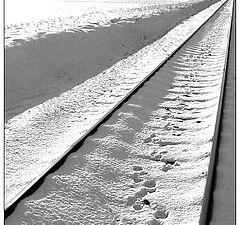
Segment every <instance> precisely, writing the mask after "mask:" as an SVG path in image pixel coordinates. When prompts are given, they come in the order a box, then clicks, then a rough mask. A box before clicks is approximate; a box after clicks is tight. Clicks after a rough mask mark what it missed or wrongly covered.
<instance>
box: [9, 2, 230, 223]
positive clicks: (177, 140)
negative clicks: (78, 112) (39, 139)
mask: <svg viewBox="0 0 240 225" xmlns="http://www.w3.org/2000/svg"><path fill="white" fill-rule="evenodd" d="M230 18H231V2H229V3H228V4H227V5H226V7H224V10H223V11H221V12H219V13H217V14H216V15H215V16H214V18H212V19H211V21H210V22H208V23H207V24H206V25H205V26H204V27H203V28H202V29H201V30H200V31H198V33H197V34H195V35H194V37H193V38H191V40H190V41H188V42H187V44H185V45H184V46H183V47H182V48H181V49H180V50H179V51H178V52H177V53H176V54H175V55H174V56H173V57H172V58H171V59H170V60H169V61H167V63H166V64H165V65H164V66H163V67H162V68H161V69H160V70H159V71H158V72H156V73H155V74H154V76H153V77H152V78H151V79H150V80H149V81H148V82H147V83H146V84H145V85H144V86H143V87H142V88H141V89H140V90H139V91H138V92H137V93H136V94H135V95H134V96H132V97H131V99H129V100H128V102H127V103H125V104H124V105H123V106H122V107H121V108H120V109H119V111H116V112H115V113H114V114H113V115H112V117H111V118H110V119H109V120H108V121H107V122H106V123H105V124H104V125H102V126H100V128H99V129H98V131H97V132H96V133H95V134H94V135H93V136H91V137H89V138H87V139H86V141H85V142H84V144H83V145H82V146H81V148H80V149H79V150H78V151H77V152H76V153H74V154H72V155H70V156H69V157H68V158H67V161H66V162H65V163H64V165H63V166H62V167H61V168H60V169H59V170H57V171H56V172H55V173H53V174H50V175H49V176H48V177H47V179H46V180H45V182H44V183H43V185H42V186H41V187H40V188H39V189H38V190H37V191H36V192H35V194H34V195H32V196H30V197H28V198H26V199H25V200H24V201H22V202H21V203H20V204H19V206H18V207H17V209H16V211H15V212H14V213H13V214H12V215H11V216H10V217H9V218H8V219H7V221H6V223H8V222H9V224H14V221H15V223H17V224H19V222H20V220H21V221H22V223H29V224H32V223H36V224H37V223H46V224H50V223H54V222H57V221H58V223H59V224H60V223H65V224H66V223H78V224H103V223H104V224H111V223H112V224H141V223H143V224H144V223H150V224H162V223H164V224H187V223H189V224H195V223H197V222H198V219H199V213H200V210H201V199H202V197H203V191H204V186H205V181H206V176H207V167H208V163H209V157H210V151H211V146H212V137H213V131H214V127H215V119H216V113H217V108H218V100H219V94H220V89H221V81H222V76H223V68H224V63H225V56H226V51H227V49H226V46H227V45H226V43H227V41H228V30H229V26H230ZM43 154H44V153H43Z"/></svg>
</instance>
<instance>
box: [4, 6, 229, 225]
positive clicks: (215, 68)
mask: <svg viewBox="0 0 240 225" xmlns="http://www.w3.org/2000/svg"><path fill="white" fill-rule="evenodd" d="M226 4H228V2H227V3H226ZM224 7H225V4H223V5H222V6H221V7H220V8H219V10H218V11H216V13H214V15H213V16H212V17H211V18H210V19H209V20H207V21H206V23H205V24H203V25H202V26H201V27H200V28H199V29H198V30H197V31H196V32H194V34H193V35H191V37H189V38H188V39H187V40H186V41H185V42H184V43H182V44H181V45H180V46H179V48H178V49H176V51H174V52H172V54H171V55H170V56H169V57H168V59H166V60H165V61H164V62H162V63H161V64H160V65H159V66H158V67H157V68H156V69H155V70H154V71H152V73H151V74H149V75H148V76H147V77H146V78H145V79H144V80H143V81H142V82H141V83H139V84H138V85H137V86H136V87H135V88H134V89H133V90H131V91H130V92H129V94H128V95H127V96H126V97H125V98H123V99H122V100H121V101H119V103H118V104H117V105H116V106H115V107H114V108H113V109H111V110H110V111H109V112H108V113H107V114H106V115H105V117H104V118H102V119H101V120H100V121H99V122H98V123H96V125H95V126H93V127H92V128H91V130H89V131H88V132H87V133H86V135H84V136H83V137H82V138H81V139H80V140H79V141H78V143H75V144H74V146H72V147H71V149H69V150H68V151H67V152H66V153H65V154H64V155H63V156H61V158H60V159H59V160H58V161H57V162H55V163H54V165H51V168H49V169H48V170H47V171H45V172H44V173H43V174H42V175H41V176H40V177H39V178H38V179H37V180H35V181H34V182H33V183H31V184H30V185H29V186H28V187H27V188H26V189H25V190H24V191H23V192H21V193H20V194H19V195H18V196H17V197H16V198H14V200H13V201H11V202H10V204H8V205H7V206H6V207H5V218H7V217H8V216H9V215H11V213H12V212H13V211H14V209H15V207H16V206H17V204H18V203H19V202H20V201H21V200H23V199H24V198H25V197H27V196H29V195H30V194H32V193H34V192H35V190H37V189H38V187H39V186H40V185H41V184H42V183H43V182H44V179H45V178H46V177H47V175H49V174H51V173H53V172H54V171H56V170H57V169H58V168H60V167H61V165H62V164H63V163H64V162H65V160H66V159H67V157H68V156H69V154H70V153H71V152H74V151H76V150H78V149H79V147H80V146H81V145H82V144H83V143H84V140H86V139H87V138H88V137H89V136H90V135H92V134H94V133H95V132H96V131H97V129H98V128H99V127H101V126H103V124H104V123H105V122H106V121H107V120H108V119H109V118H111V116H112V115H113V114H114V113H115V112H116V110H118V109H121V108H122V107H123V106H124V105H126V104H130V103H129V102H131V101H132V99H135V100H136V98H137V99H138V100H136V101H137V102H138V103H139V104H140V102H141V100H143V101H144V100H146V99H148V100H147V101H148V104H149V107H153V106H152V105H154V107H155V108H154V107H153V108H154V109H157V108H158V107H157V106H159V104H160V115H161V116H162V118H163V120H164V121H161V122H162V123H164V130H163V131H162V133H161V132H160V133H159V134H158V135H157V136H161V137H163V136H164V135H165V137H164V138H163V140H162V141H161V143H160V145H161V146H163V147H164V146H177V145H178V144H179V143H184V142H185V144H186V145H188V144H189V145H191V144H192V143H193V141H195V142H197V140H196V139H195V138H196V137H192V136H191V132H192V129H196V125H197V126H200V127H201V129H202V130H204V131H208V129H209V126H210V125H211V124H213V125H214V128H215V131H214V138H213V147H212V153H211V160H210V163H209V170H208V171H209V172H208V177H207V185H206V189H205V193H204V201H203V207H202V213H201V217H200V223H201V224H206V218H207V214H208V205H209V198H210V193H211V183H212V175H213V170H214V161H215V154H216V147H217V136H218V129H219V122H220V115H221V107H222V96H223V91H224V80H225V72H226V65H227V55H228V54H227V52H228V51H227V50H228V40H229V33H228V34H226V30H228V28H224V27H223V25H224V19H223V18H224V15H223V16H222V19H221V17H220V16H219V14H221V13H222V10H223V8H224ZM216 18H218V19H216ZM219 18H220V19H219ZM214 21H215V22H214ZM228 32H229V31H228ZM164 79H168V80H169V81H167V82H166V88H167V87H169V89H168V90H164V91H163V92H161V91H158V88H159V86H161V84H162V83H163V82H165V81H164ZM157 93H159V94H160V96H161V95H162V96H163V97H162V101H159V96H158V95H157ZM135 96H138V97H135ZM159 102H161V103H159ZM146 108H148V107H146ZM153 108H152V109H153ZM158 119H159V117H158ZM214 119H216V122H215V123H212V121H213V120H214ZM154 122H155V123H158V122H159V121H156V120H155V121H154ZM200 124H201V125H200ZM202 124H203V125H202ZM201 129H199V131H201ZM211 129H212V128H210V130H211ZM197 130H198V129H196V131H197ZM166 131H169V132H167V134H166ZM187 134H188V135H189V138H188V137H187V136H186V135H187ZM169 135H170V136H169ZM210 136H211V135H210ZM186 137H187V139H190V140H186ZM148 141H150V142H151V137H149V138H148V139H147V138H146V139H145V140H144V143H148ZM201 141H202V142H204V140H201ZM143 158H144V157H143ZM145 158H146V157H145ZM155 159H156V160H157V158H155Z"/></svg>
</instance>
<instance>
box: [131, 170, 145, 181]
mask: <svg viewBox="0 0 240 225" xmlns="http://www.w3.org/2000/svg"><path fill="white" fill-rule="evenodd" d="M132 179H133V181H134V182H135V183H139V182H141V181H143V179H142V178H139V174H138V173H136V172H135V173H133V174H132Z"/></svg>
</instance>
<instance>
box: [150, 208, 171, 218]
mask: <svg viewBox="0 0 240 225" xmlns="http://www.w3.org/2000/svg"><path fill="white" fill-rule="evenodd" d="M168 214H169V212H168V211H167V210H166V209H157V210H156V211H155V212H154V214H153V215H154V217H155V218H156V219H166V218H167V217H168Z"/></svg>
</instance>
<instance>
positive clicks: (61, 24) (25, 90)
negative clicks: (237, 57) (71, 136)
mask: <svg viewBox="0 0 240 225" xmlns="http://www.w3.org/2000/svg"><path fill="white" fill-rule="evenodd" d="M216 1H217V0H215V2H216ZM8 2H9V1H8ZM8 2H7V4H8ZM18 2H19V1H18ZM35 2H36V1H34V4H35ZM49 2H50V1H49ZM49 2H48V3H49ZM212 3H213V2H212V1H210V0H205V1H201V2H200V3H194V4H193V3H191V1H190V2H187V3H184V4H180V3H178V4H177V3H176V4H172V5H171V8H170V6H169V4H163V3H157V4H156V2H155V4H149V5H148V4H143V3H141V4H140V3H138V4H137V3H134V4H133V3H128V4H127V3H126V5H125V4H123V5H122V6H121V4H117V5H120V6H121V7H120V6H119V7H120V8H119V7H117V6H115V9H114V10H112V9H111V7H109V8H108V5H109V4H108V3H101V4H103V8H104V10H103V11H101V10H102V7H100V9H101V10H100V9H99V8H97V9H96V7H95V8H92V9H91V12H94V13H93V14H92V13H88V12H89V11H87V14H86V11H84V9H85V8H84V7H83V9H82V8H81V7H82V5H84V4H82V3H72V2H71V3H69V2H68V3H66V2H65V3H63V2H62V3H59V4H60V5H61V4H63V6H66V5H67V6H68V7H67V6H66V7H65V8H66V11H68V10H67V9H69V11H70V12H72V10H73V11H76V12H78V13H80V12H81V13H85V14H86V15H85V16H83V17H81V16H77V17H76V16H72V17H71V16H70V14H71V13H70V12H66V13H65V11H64V9H65V8H64V7H62V8H61V7H60V8H61V10H60V9H59V10H60V11H57V12H56V13H55V14H53V15H55V16H54V20H55V22H54V21H53V18H49V19H48V20H46V19H45V20H44V18H42V21H33V22H31V21H25V22H24V21H23V22H22V23H20V24H7V25H6V27H5V44H6V49H5V120H6V121H7V120H9V119H10V118H12V117H14V116H16V115H18V114H20V113H22V112H24V111H26V110H27V109H30V108H32V107H33V106H36V105H39V104H41V103H43V102H45V101H46V100H48V99H50V98H53V97H57V96H59V95H60V94H61V93H63V92H65V91H68V90H69V89H71V88H73V87H75V86H76V85H78V84H81V83H83V82H84V81H86V80H87V79H89V78H91V77H94V76H96V75H97V74H99V73H101V72H103V71H104V70H106V69H108V68H110V67H111V66H112V65H113V64H115V63H116V62H118V61H120V60H122V59H124V58H127V57H128V56H129V55H132V54H133V53H135V52H137V51H138V50H140V49H141V48H143V47H144V46H146V45H148V44H150V43H152V42H154V41H156V40H158V39H159V38H161V37H162V36H163V35H165V34H166V33H167V32H168V31H169V30H170V29H172V28H174V27H175V26H176V25H177V24H179V23H180V22H181V21H183V20H185V19H187V18H188V17H189V16H191V15H194V14H196V13H197V12H199V11H201V10H203V9H204V8H206V7H207V6H209V5H210V4H212ZM18 4H19V3H18ZM38 4H40V3H38ZM38 4H36V6H37V5H38ZM41 4H43V5H42V7H46V6H45V4H44V3H41ZM49 4H50V3H49ZM68 4H70V5H68ZM72 4H73V5H72ZM75 4H76V6H75ZM85 4H86V3H85ZM92 4H93V5H94V4H95V3H92ZM99 4H100V3H99ZM112 4H113V5H116V3H112ZM136 4H137V5H136ZM21 5H22V6H21V10H19V12H22V14H24V12H26V13H25V14H26V15H28V11H31V12H35V11H36V9H35V6H34V9H31V10H28V11H24V9H25V6H26V4H23V2H22V1H21ZM30 5H32V4H30ZM110 5H111V4H110ZM53 6H54V7H53V9H56V8H57V7H56V5H53ZM80 6H81V7H80ZM90 6H92V5H91V4H90ZM6 7H7V6H6ZM7 8H8V7H7ZM18 8H19V6H18ZM10 9H11V8H10ZM40 9H41V7H40V8H39V9H38V13H37V14H39V12H42V11H41V10H40ZM25 10H26V9H25ZM34 10H35V11H34ZM79 11H80V12H79ZM99 11H101V15H102V14H103V16H99V15H100V13H99ZM19 12H18V13H19ZM51 12H52V11H51ZM57 13H58V14H57ZM6 15H8V12H6ZM57 15H58V16H57ZM96 15H98V16H96ZM70 17H71V18H70ZM12 18H13V19H16V18H18V16H17V15H16V14H14V16H12ZM19 20H20V18H19ZM60 20H61V21H60ZM20 21H21V20H20ZM57 21H58V22H57ZM79 26H80V27H79ZM90 27H91V31H90V30H89V31H88V32H87V31H86V30H87V29H90ZM72 29H75V32H73V31H71V32H68V31H70V30H72ZM63 30H64V32H62V31H63ZM49 32H50V33H51V34H48V33H49ZM14 39H15V41H14ZM9 46H14V47H9Z"/></svg>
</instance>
